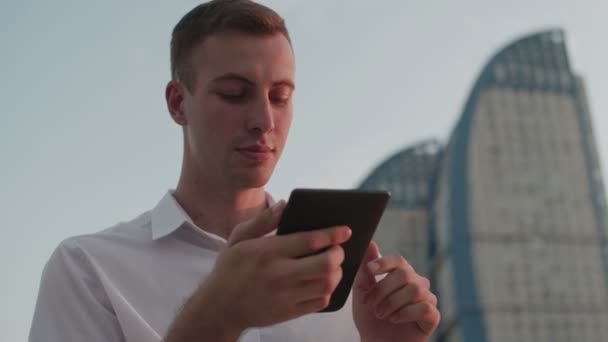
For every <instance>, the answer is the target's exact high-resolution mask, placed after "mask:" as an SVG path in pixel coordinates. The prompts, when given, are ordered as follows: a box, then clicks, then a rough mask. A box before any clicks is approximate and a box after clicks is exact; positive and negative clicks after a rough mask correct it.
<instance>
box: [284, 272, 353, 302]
mask: <svg viewBox="0 0 608 342" xmlns="http://www.w3.org/2000/svg"><path fill="white" fill-rule="evenodd" d="M340 280H342V268H340V267H339V268H338V269H336V270H334V271H332V272H330V273H329V274H327V275H326V276H325V277H323V278H317V279H314V280H305V281H300V282H299V283H298V285H297V287H296V288H295V290H294V291H293V294H294V298H295V300H296V301H297V302H304V301H309V300H312V299H319V298H323V297H325V296H331V295H332V293H334V291H335V290H336V287H337V286H338V284H339V283H340Z"/></svg>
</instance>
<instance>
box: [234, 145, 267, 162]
mask: <svg viewBox="0 0 608 342" xmlns="http://www.w3.org/2000/svg"><path fill="white" fill-rule="evenodd" d="M236 150H237V151H238V152H239V154H240V155H241V156H243V157H245V159H247V160H249V161H252V162H254V163H256V164H260V163H263V162H265V161H266V160H268V159H269V158H270V157H271V155H272V153H274V148H271V147H269V146H267V145H249V146H245V147H240V148H237V149H236Z"/></svg>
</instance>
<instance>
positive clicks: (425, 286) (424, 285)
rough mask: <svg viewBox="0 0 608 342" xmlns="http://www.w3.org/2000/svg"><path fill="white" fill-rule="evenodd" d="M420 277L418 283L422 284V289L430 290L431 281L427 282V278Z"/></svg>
mask: <svg viewBox="0 0 608 342" xmlns="http://www.w3.org/2000/svg"><path fill="white" fill-rule="evenodd" d="M419 277H420V283H421V284H422V286H423V287H424V288H427V289H429V288H431V281H430V280H429V278H427V277H423V276H419Z"/></svg>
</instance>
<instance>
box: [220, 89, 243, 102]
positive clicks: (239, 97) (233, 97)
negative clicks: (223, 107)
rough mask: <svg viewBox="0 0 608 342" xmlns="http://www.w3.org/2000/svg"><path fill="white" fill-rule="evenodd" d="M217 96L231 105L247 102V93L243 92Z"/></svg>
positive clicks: (223, 93)
mask: <svg viewBox="0 0 608 342" xmlns="http://www.w3.org/2000/svg"><path fill="white" fill-rule="evenodd" d="M217 95H218V96H219V97H220V98H221V99H222V100H224V101H226V102H229V103H243V102H245V100H247V93H246V92H244V91H242V92H218V93H217Z"/></svg>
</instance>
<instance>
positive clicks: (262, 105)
mask: <svg viewBox="0 0 608 342" xmlns="http://www.w3.org/2000/svg"><path fill="white" fill-rule="evenodd" d="M273 129H274V117H273V110H272V104H271V103H270V100H269V99H268V97H264V98H262V99H260V100H259V101H256V104H255V106H254V107H253V108H252V110H251V111H250V113H249V117H248V118H247V130H248V131H250V132H255V133H258V134H260V133H267V132H270V131H272V130H273Z"/></svg>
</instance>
